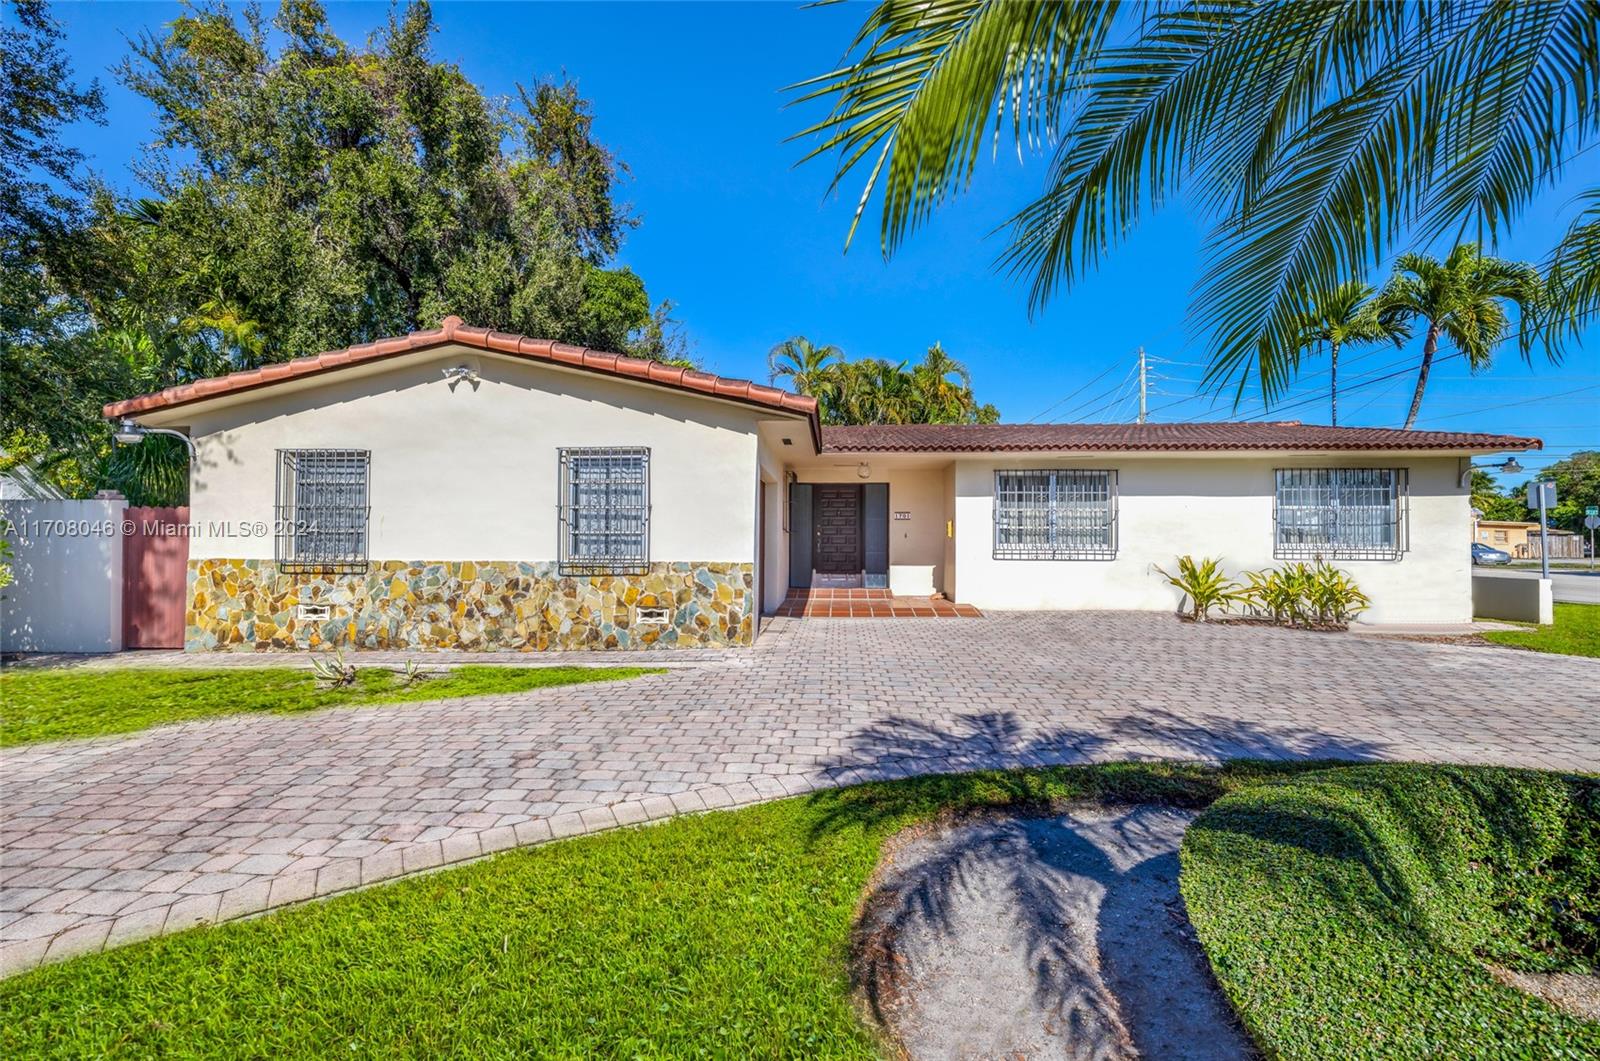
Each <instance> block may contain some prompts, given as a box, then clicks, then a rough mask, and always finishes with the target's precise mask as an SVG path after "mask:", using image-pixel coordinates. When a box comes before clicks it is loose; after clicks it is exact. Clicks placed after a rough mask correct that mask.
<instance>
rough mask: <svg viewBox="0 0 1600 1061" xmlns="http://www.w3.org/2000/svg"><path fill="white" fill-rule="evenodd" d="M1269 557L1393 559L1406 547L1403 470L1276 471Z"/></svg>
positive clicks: (1284, 469)
mask: <svg viewBox="0 0 1600 1061" xmlns="http://www.w3.org/2000/svg"><path fill="white" fill-rule="evenodd" d="M1277 477H1278V482H1277V493H1276V496H1275V498H1274V503H1273V509H1272V515H1273V522H1274V524H1275V532H1274V533H1275V537H1274V542H1273V555H1274V556H1277V557H1280V558H1287V559H1296V558H1299V559H1311V558H1315V557H1321V558H1322V559H1324V560H1330V561H1331V560H1398V559H1400V555H1401V554H1402V553H1404V552H1405V551H1406V549H1407V548H1408V547H1409V543H1408V541H1407V527H1406V504H1407V493H1408V489H1407V477H1406V470H1405V469H1404V468H1279V469H1278V472H1277Z"/></svg>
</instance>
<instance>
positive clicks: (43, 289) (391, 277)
mask: <svg viewBox="0 0 1600 1061" xmlns="http://www.w3.org/2000/svg"><path fill="white" fill-rule="evenodd" d="M6 14H7V18H6V19H5V20H4V22H3V23H0V49H3V54H0V59H3V62H0V119H3V120H0V147H3V148H4V150H3V151H0V206H3V207H4V219H3V225H0V228H3V233H0V235H3V236H4V240H5V242H4V271H3V274H0V384H3V387H4V392H5V393H6V395H7V397H8V400H7V401H5V402H4V403H0V405H3V408H0V447H3V448H4V449H5V450H6V451H7V452H8V453H10V454H11V456H10V457H6V458H4V459H5V460H8V461H9V460H22V459H26V460H28V461H30V462H32V463H35V464H37V465H40V466H43V467H46V469H47V471H48V476H49V477H50V478H52V479H54V480H55V482H56V485H58V486H60V487H62V488H64V489H67V490H69V491H71V492H74V493H81V492H86V491H92V490H93V489H95V488H97V487H102V486H113V487H117V488H119V489H122V490H123V491H124V492H125V493H127V494H128V496H129V498H130V499H131V500H134V501H136V502H138V503H151V504H168V503H175V502H181V501H182V500H183V498H184V496H185V494H186V489H187V476H186V475H185V474H184V462H185V459H186V451H185V450H184V448H183V447H182V445H181V444H178V443H175V442H167V441H160V440H154V439H152V440H148V441H146V442H145V443H142V444H141V445H139V446H138V447H131V448H129V449H126V450H118V449H114V448H113V447H112V445H111V441H110V432H109V429H108V427H107V425H106V424H105V423H104V422H102V421H101V419H100V415H99V412H100V406H101V404H102V403H104V402H105V401H107V400H110V399H114V398H120V397H126V396H128V395H129V394H133V393H138V392H141V391H146V390H154V389H157V388H160V387H165V386H169V385H171V384H174V383H181V382H184V381H186V380H189V379H193V378H195V377H197V376H203V375H210V374H214V373H217V372H224V371H228V370H230V369H233V368H239V367H245V366H250V365H255V364H259V363H262V362H266V361H274V360H282V359H285V358H289V357H295V356H300V355H303V354H307V353H314V352H317V351H320V350H325V349H332V348H337V347H341V346H346V345H349V344H352V343H359V342H363V341H366V340H369V339H372V338H375V337H379V336H385V335H393V334H397V333H402V332H405V331H409V330H413V329H416V328H424V327H430V326H432V325H434V324H436V323H437V322H438V320H439V319H440V318H442V317H443V316H445V315H447V314H450V313H455V314H459V315H460V316H462V317H464V318H467V319H469V320H471V321H473V323H481V324H485V325H488V326H491V327H495V328H501V329H506V330H515V331H522V332H528V333H532V334H537V335H541V336H546V337H550V338H555V339H561V340H565V341H568V342H576V343H582V344H585V345H588V346H594V347H599V348H603V349H610V350H621V351H624V352H628V353H633V354H638V355H642V356H646V357H657V358H668V359H681V358H682V356H683V353H684V350H683V340H682V338H681V336H680V334H679V332H678V331H677V329H676V326H675V325H674V322H673V321H672V320H671V319H670V317H669V313H668V311H669V308H670V306H669V304H668V303H665V302H662V303H658V304H656V305H654V306H652V303H651V299H650V298H649V297H648V295H647V293H646V289H645V286H644V283H643V282H642V281H641V279H640V278H639V277H638V276H637V275H635V274H634V273H633V272H631V271H630V270H628V269H625V268H619V267H617V266H616V264H615V261H614V258H615V254H616V252H617V250H618V248H619V246H620V244H621V242H622V239H623V237H624V236H625V235H626V233H627V231H628V230H629V229H630V227H631V226H632V225H633V224H634V220H633V219H632V218H631V217H630V216H629V213H628V210H627V209H626V207H625V206H624V205H623V204H622V203H621V202H620V201H619V199H618V187H619V180H620V179H621V178H622V176H623V174H624V169H623V167H622V166H621V164H620V163H619V162H618V161H617V160H616V159H615V158H614V157H613V156H612V155H611V153H610V152H609V151H608V150H607V149H606V148H605V146H604V145H603V144H601V143H600V142H599V141H598V140H597V139H596V138H595V136H594V132H593V114H592V111H591V109H590V106H589V104H588V102H587V101H585V100H584V99H583V97H582V96H581V95H579V93H578V92H577V89H576V87H575V86H574V85H572V84H571V83H568V82H556V81H539V80H536V81H533V82H532V83H530V84H529V85H527V86H526V87H523V88H520V89H519V90H518V92H517V94H516V96H515V98H514V99H513V100H512V101H509V102H507V101H503V100H498V99H493V98H490V97H487V96H485V95H484V94H483V92H482V91H481V90H480V89H479V88H478V87H477V86H475V85H474V84H472V82H470V81H469V80H467V78H466V77H465V76H464V75H463V74H462V73H461V71H460V70H459V69H458V68H457V67H455V66H454V65H452V64H449V63H445V62H440V61H439V60H437V59H435V58H434V57H433V56H432V55H431V52H430V46H429V41H430V37H431V35H432V33H433V31H434V25H433V20H432V15H431V13H430V10H429V8H428V6H427V5H426V4H425V3H417V4H413V5H411V6H408V7H405V8H403V9H397V10H396V11H395V13H394V14H393V15H392V16H391V18H390V19H389V21H388V22H387V24H386V25H384V26H383V27H382V29H381V30H380V31H379V32H378V33H377V34H376V35H375V36H374V37H373V39H372V40H371V41H370V42H369V43H367V44H365V45H361V46H355V45H351V44H347V43H346V42H344V41H342V40H340V39H339V38H338V37H337V36H335V35H334V34H333V33H332V32H331V31H330V30H329V28H328V25H327V21H326V18H325V16H324V13H323V11H322V9H321V8H320V7H319V6H318V5H316V4H314V3H306V2H294V0H291V2H289V3H286V4H283V5H281V6H280V7H278V8H277V9H276V14H275V16H274V17H273V18H272V19H270V20H269V19H268V18H267V17H266V16H265V15H264V14H263V13H262V11H261V10H259V9H257V8H255V7H253V6H252V7H245V8H243V9H241V10H239V11H237V12H234V11H230V9H228V8H225V7H223V6H221V5H200V6H193V7H189V8H187V9H185V10H184V11H183V12H182V13H181V14H180V15H179V16H178V17H177V18H175V19H173V20H172V21H171V22H170V23H167V24H166V25H164V26H163V27H162V28H161V29H160V30H159V31H155V32H150V33H146V34H143V35H141V36H140V37H138V38H137V39H136V40H134V41H132V42H131V45H130V46H131V54H130V55H129V57H128V59H127V60H126V62H124V63H123V64H122V66H121V67H120V69H119V70H118V76H119V77H120V79H121V80H122V81H123V83H124V84H125V85H127V86H128V87H129V88H131V89H132V90H134V91H135V92H137V93H139V94H140V95H141V96H143V97H145V98H146V99H147V100H148V101H149V102H150V103H151V104H152V106H153V108H154V112H155V114H156V117H157V122H158V127H157V136H156V139H155V141H154V143H153V144H151V145H150V147H149V150H148V151H147V152H145V153H144V154H143V155H142V156H141V161H139V162H138V163H136V164H135V166H134V169H135V171H136V174H137V176H138V177H139V178H140V180H141V182H142V184H143V185H144V189H143V191H142V193H141V194H140V195H139V196H138V197H130V196H126V195H121V194H118V193H117V192H116V191H115V190H113V189H111V188H109V187H106V186H90V185H87V184H84V183H80V178H81V175H82V174H83V173H84V172H85V170H84V167H83V165H82V163H83V161H84V160H83V158H82V156H81V155H79V154H77V153H76V152H74V151H73V150H72V149H71V148H70V147H69V146H67V145H65V144H63V143H62V141H61V138H60V136H59V131H60V130H61V128H63V127H64V126H65V125H67V124H68V123H71V122H73V121H78V120H83V119H87V118H94V117H96V116H97V115H98V114H99V110H100V97H99V92H98V89H97V88H96V87H95V86H93V85H90V86H88V87H83V86H80V85H78V84H76V83H75V82H74V81H73V79H72V72H71V69H70V64H69V62H68V60H67V56H66V53H65V52H64V50H63V49H62V48H61V46H60V43H61V35H60V31H59V29H58V28H56V26H55V24H54V23H53V22H52V21H51V20H50V18H49V16H48V14H47V12H46V11H45V9H44V8H43V6H42V5H41V4H38V3H32V2H30V3H21V4H15V5H13V6H12V8H11V10H10V11H8V12H7V13H6ZM19 396H25V400H19Z"/></svg>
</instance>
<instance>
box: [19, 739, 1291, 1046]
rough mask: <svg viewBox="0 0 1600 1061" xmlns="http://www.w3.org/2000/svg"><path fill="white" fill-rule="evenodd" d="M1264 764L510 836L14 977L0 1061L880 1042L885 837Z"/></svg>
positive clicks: (1022, 778)
mask: <svg viewBox="0 0 1600 1061" xmlns="http://www.w3.org/2000/svg"><path fill="white" fill-rule="evenodd" d="M1267 769H1270V768H1258V767H1253V766H1239V767H1232V768H1229V769H1226V770H1217V769H1213V768H1207V767H1203V766H1198V765H1194V766H1178V765H1160V764H1153V765H1132V764H1130V765H1118V766H1106V767H1097V768H1089V767H1084V768H1059V769H1051V770H1041V771H1037V772H1029V773H985V774H970V775H961V776H956V777H932V778H918V779H914V780H911V781H905V782H896V783H893V784H876V785H866V786H862V787H858V788H852V789H847V790H841V791H833V792H825V793H820V794H818V795H816V796H814V797H808V798H802V799H793V800H785V801H782V802H777V803H769V804H763V805H760V806H756V807H751V808H746V809H742V810H738V811H732V812H721V813H714V814H705V815H698V816H693V817H686V818H677V819H673V820H671V821H669V822H666V823H663V824H660V825H654V826H650V827H647V828H638V829H624V830H617V831H613V832H608V833H603V834H600V835H597V836H591V837H582V838H577V839H573V840H564V841H562V842H560V843H556V844H550V845H546V846H543V847H537V848H531V849H525V850H521V851H514V852H508V853H507V854H504V855H501V856H497V857H495V858H493V859H489V860H486V861H483V862H479V863H475V864H473V865H469V866H463V867H461V868H459V869H455V870H450V871H446V872H441V873H438V874H434V875H430V876H426V877H417V878H411V879H408V880H402V881H398V882H396V883H394V884H391V885H387V886H383V887H379V888H375V889H370V890H367V891H364V892H357V893H353V894H350V895H347V896H343V897H339V898H335V899H333V900H330V901H326V902H319V903H314V904H310V905H307V906H303V907H299V908H294V909H289V910H285V911H283V912H281V913H278V914H274V915H271V916H268V917H264V918H260V919H257V920H254V921H244V922H236V923H232V924H227V925H222V926H219V927H216V928H210V929H200V930H196V931H191V932H186V933H182V934H179V935H176V936H169V937H164V938H160V939H155V940H150V941H148V942H145V943H140V944H135V945H133V946H130V947H125V948H121V949H118V950H113V951H109V952H106V953H103V954H97V955H90V956H86V957H83V958H78V959H75V960H73V961H70V962H66V963H64V964H61V965H57V966H47V967H45V968H43V969H39V970H36V971H34V972H31V973H28V974H26V975H24V976H21V977H17V978H14V979H12V980H8V981H4V982H0V1056H6V1057H45V1056H74V1057H90V1056H92V1057H103V1056H112V1057H130V1056H132V1057H140V1056H151V1055H158V1054H159V1055H166V1054H173V1055H180V1056H186V1057H189V1056H200V1057H206V1056H212V1057H241V1056H250V1057H261V1056H272V1057H286V1056H300V1057H334V1056H338V1057H389V1056H400V1055H404V1056H429V1057H434V1056H450V1057H515V1056H538V1057H585V1056H594V1055H599V1056H606V1057H635V1056H640V1057H662V1056H687V1055H707V1056H719V1057H778V1056H789V1057H869V1056H875V1055H876V1054H877V1052H878V1044H876V1043H875V1042H874V1040H873V1038H872V1036H871V1034H870V1033H869V1032H868V1031H866V1030H865V1029H864V1027H863V1026H862V1024H861V1023H860V1021H858V1019H857V1017H856V1015H855V1013H854V1011H853V1009H852V1007H851V1003H850V999H849V977H848V968H847V959H848V954H847V947H848V940H849V936H850V928H851V924H852V921H853V919H854V915H855V910H856V905H857V903H858V902H859V900H860V898H861V895H862V891H863V888H864V887H865V885H866V882H867V880H868V878H869V876H870V875H871V873H872V870H873V868H874V866H875V865H876V863H877V861H878V855H879V850H880V845H881V844H882V842H883V840H884V839H885V838H886V837H888V836H889V835H890V834H891V833H893V832H895V831H896V830H898V829H900V828H901V827H903V826H905V825H908V824H911V823H913V822H916V821H919V820H923V819H927V818H930V817H932V816H934V815H936V814H938V813H940V812H941V811H957V812H959V811H962V810H972V809H975V808H980V807H1018V808H1038V807H1043V806H1046V805H1048V804H1050V803H1052V802H1054V801H1058V800H1065V799H1085V798H1092V799H1104V800H1111V801H1118V802H1128V801H1144V800H1165V801H1168V802H1174V803H1179V804H1182V805H1185V806H1202V805H1204V804H1205V803H1208V802H1210V801H1211V800H1213V799H1215V798H1216V797H1217V796H1218V795H1220V794H1221V793H1222V792H1224V791H1226V790H1227V789H1229V788H1232V787H1235V786H1237V785H1241V784H1245V783H1248V782H1250V781H1252V780H1256V779H1259V778H1260V777H1261V776H1263V774H1262V771H1263V770H1267Z"/></svg>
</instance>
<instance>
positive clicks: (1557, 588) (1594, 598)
mask: <svg viewBox="0 0 1600 1061" xmlns="http://www.w3.org/2000/svg"><path fill="white" fill-rule="evenodd" d="M1480 575H1487V576H1489V577H1492V578H1538V577H1539V572H1538V571H1522V570H1518V569H1516V568H1505V567H1500V568H1489V567H1474V568H1473V569H1472V577H1473V578H1477V577H1479V576H1480ZM1550 581H1551V583H1552V587H1551V588H1552V589H1553V591H1554V593H1555V599H1556V600H1558V601H1560V602H1561V603H1563V604H1600V571H1595V572H1589V571H1571V570H1565V571H1558V570H1551V572H1550Z"/></svg>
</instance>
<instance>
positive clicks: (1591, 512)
mask: <svg viewBox="0 0 1600 1061" xmlns="http://www.w3.org/2000/svg"><path fill="white" fill-rule="evenodd" d="M1583 514H1584V515H1585V516H1600V505H1584V506H1583Z"/></svg>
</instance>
